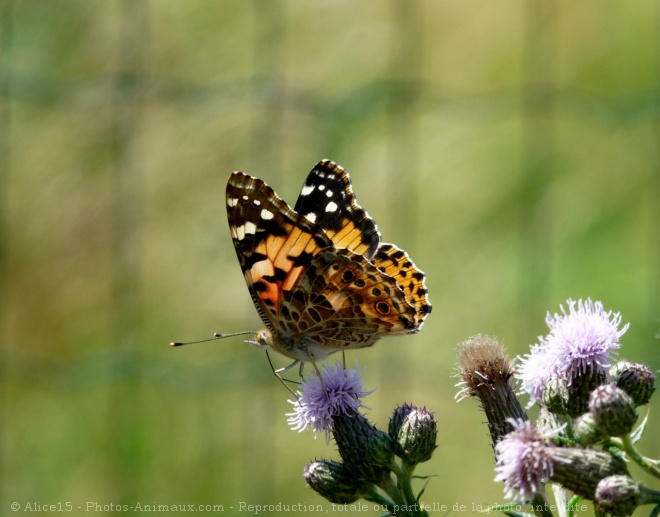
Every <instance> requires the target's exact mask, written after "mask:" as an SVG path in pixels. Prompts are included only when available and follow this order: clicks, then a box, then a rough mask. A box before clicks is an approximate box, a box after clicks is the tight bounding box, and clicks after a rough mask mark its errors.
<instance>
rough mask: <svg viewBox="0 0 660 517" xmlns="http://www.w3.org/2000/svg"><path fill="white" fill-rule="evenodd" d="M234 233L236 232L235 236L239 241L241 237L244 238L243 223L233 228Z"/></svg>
mask: <svg viewBox="0 0 660 517" xmlns="http://www.w3.org/2000/svg"><path fill="white" fill-rule="evenodd" d="M234 233H235V234H236V238H237V239H238V240H239V241H242V240H243V239H245V225H244V224H242V225H240V226H237V227H236V228H235V229H234Z"/></svg>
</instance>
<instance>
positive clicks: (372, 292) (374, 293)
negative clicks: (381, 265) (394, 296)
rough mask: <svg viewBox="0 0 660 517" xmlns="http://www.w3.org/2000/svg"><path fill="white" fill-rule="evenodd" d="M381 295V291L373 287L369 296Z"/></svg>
mask: <svg viewBox="0 0 660 517" xmlns="http://www.w3.org/2000/svg"><path fill="white" fill-rule="evenodd" d="M381 293H382V291H381V290H380V289H378V287H374V288H373V289H372V290H371V294H373V295H374V296H380V295H381Z"/></svg>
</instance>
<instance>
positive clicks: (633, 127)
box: [0, 0, 660, 515]
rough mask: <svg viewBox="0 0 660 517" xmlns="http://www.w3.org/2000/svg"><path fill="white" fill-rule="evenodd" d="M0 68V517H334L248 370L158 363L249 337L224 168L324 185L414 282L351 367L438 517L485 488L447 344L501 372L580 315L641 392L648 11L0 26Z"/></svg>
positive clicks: (406, 13) (224, 357) (485, 469)
mask: <svg viewBox="0 0 660 517" xmlns="http://www.w3.org/2000/svg"><path fill="white" fill-rule="evenodd" d="M0 59H1V61H0V333H1V334H0V335H1V336H2V337H1V343H2V354H1V362H0V375H1V387H2V399H1V404H2V410H1V413H0V418H1V419H2V420H1V422H0V439H1V442H0V443H1V449H0V451H1V457H0V464H1V474H2V480H1V483H0V489H1V496H2V497H1V501H0V502H1V504H2V506H1V507H0V513H1V514H8V513H9V505H10V504H11V503H12V502H14V501H16V502H19V503H20V504H21V505H25V504H26V503H28V502H34V503H41V504H53V503H58V502H60V501H62V502H66V501H71V502H72V503H73V505H74V512H73V514H82V513H85V512H84V510H85V508H86V506H85V505H86V504H87V502H96V503H99V504H100V505H109V504H115V505H117V504H129V505H135V504H136V503H138V502H140V503H142V504H152V503H156V504H195V505H198V504H221V505H224V507H225V510H226V512H227V513H229V514H233V513H238V512H237V511H236V509H237V508H238V504H239V503H240V502H241V501H243V502H247V503H250V504H277V503H278V502H283V503H289V504H297V503H298V502H301V503H303V504H322V505H324V508H326V509H329V510H331V506H330V504H329V503H326V502H325V501H324V500H322V499H321V498H320V497H319V496H317V495H316V494H315V493H314V492H312V491H311V490H310V489H308V488H306V487H305V483H304V481H303V479H302V478H301V474H302V469H303V466H304V465H305V464H306V463H308V462H309V461H310V460H311V459H313V458H319V457H326V458H333V459H338V454H337V452H336V450H335V447H334V445H330V446H326V444H325V442H324V440H323V439H322V438H318V439H316V440H315V439H314V437H313V435H311V434H305V433H303V434H298V433H294V432H292V431H290V430H289V429H288V427H287V423H286V418H285V413H287V412H288V411H290V407H291V406H290V404H288V403H287V398H288V393H287V392H286V391H285V390H284V389H283V388H282V387H281V386H280V385H279V384H278V383H277V381H276V380H275V379H274V377H273V375H272V373H271V372H270V368H269V366H268V363H267V361H266V358H265V356H264V354H263V352H261V351H259V350H256V349H255V348H253V347H250V346H248V345H245V344H243V343H242V342H241V340H240V338H236V339H234V340H225V341H222V342H216V343H213V344H200V345H195V346H190V347H185V348H182V349H171V348H170V347H168V343H169V342H170V341H172V340H193V339H201V338H204V337H208V336H210V335H211V333H212V332H214V331H222V332H233V331H240V330H251V329H257V328H258V327H259V326H260V320H259V318H258V316H257V313H256V311H255V310H254V307H253V305H252V302H251V301H250V297H249V295H248V291H247V289H246V287H245V285H244V281H243V278H242V275H241V272H240V268H239V266H238V263H237V260H236V256H235V253H234V249H233V246H232V244H231V239H230V237H229V232H228V229H227V222H226V220H225V218H226V216H225V208H224V201H223V197H224V188H225V184H226V181H227V179H228V177H229V174H230V172H231V171H233V170H242V171H244V172H247V173H249V174H253V175H255V176H258V177H260V178H262V179H264V180H265V181H266V182H268V183H269V184H270V185H271V186H273V188H274V189H275V190H276V191H277V192H278V193H279V194H280V195H281V196H282V197H283V198H284V199H286V200H288V201H289V202H290V203H291V204H293V203H295V199H296V196H297V195H298V192H299V190H300V187H301V185H302V182H303V180H304V179H305V177H306V175H307V173H308V172H309V170H310V169H311V167H312V166H313V165H314V164H315V163H316V162H317V161H318V160H320V159H321V158H330V159H332V160H334V161H336V162H338V163H339V164H341V165H343V166H344V167H346V168H347V169H348V170H349V172H350V173H351V177H352V180H353V184H354V189H355V192H356V194H357V197H358V199H359V201H360V203H361V204H362V205H363V206H364V207H365V208H366V209H367V210H368V211H369V213H370V214H371V215H372V216H373V217H374V219H375V220H376V221H377V222H378V225H379V227H380V230H381V232H382V234H383V238H384V240H385V241H386V242H394V243H396V244H397V245H399V246H400V247H402V248H404V249H406V250H407V251H408V252H409V253H410V255H411V256H412V258H413V259H414V261H415V262H416V264H417V265H418V266H419V267H420V268H421V269H423V270H424V271H425V272H426V273H427V275H428V280H427V284H428V287H429V290H430V299H431V302H432V303H433V309H434V310H433V314H431V315H430V317H429V318H428V320H427V322H426V325H425V327H424V329H423V330H422V332H421V333H420V334H418V335H415V336H409V337H398V338H391V339H383V340H382V341H381V342H380V343H378V345H377V346H376V347H374V348H373V349H369V350H361V351H356V352H352V353H350V354H349V356H348V364H349V365H352V364H354V362H355V361H359V363H360V364H361V365H362V366H364V367H366V374H365V381H366V385H367V387H369V388H375V387H378V388H379V389H378V391H377V392H376V393H375V394H373V395H371V396H370V397H368V398H367V399H366V401H365V403H366V404H367V405H368V406H370V407H371V408H372V410H371V411H370V412H369V416H370V418H371V420H372V421H374V422H375V423H376V424H377V425H379V426H380V427H381V428H386V427H387V421H388V418H389V415H390V413H391V411H392V410H393V409H394V407H395V406H396V405H397V404H401V403H403V402H413V403H415V404H417V405H420V406H421V405H426V406H427V407H429V408H430V409H432V410H433V411H435V415H436V417H437V418H438V420H439V448H438V450H437V452H436V454H435V456H434V458H433V459H432V460H431V461H430V462H429V463H427V464H424V465H422V466H421V467H420V468H419V469H418V471H417V473H418V474H427V475H430V474H434V475H436V477H434V478H432V479H431V480H430V482H429V485H428V488H427V490H426V493H425V499H426V501H427V502H431V503H432V502H437V503H438V504H447V505H449V506H452V505H454V504H455V503H459V504H465V505H467V510H466V511H465V512H462V513H461V512H453V515H460V514H468V515H474V514H476V512H474V511H472V510H471V508H472V506H471V505H472V503H473V502H474V503H475V504H488V503H495V502H501V501H502V488H503V487H502V485H501V484H496V483H494V482H493V481H492V479H493V477H494V471H493V458H492V454H491V446H490V442H489V438H488V435H487V431H486V428H485V427H484V426H483V425H482V422H483V421H484V415H483V414H482V413H481V412H480V411H479V410H478V407H477V403H476V402H475V401H471V400H470V401H466V402H463V403H461V404H459V405H457V404H456V403H455V402H454V395H455V393H456V388H455V387H454V384H455V382H456V379H455V378H454V377H453V375H454V373H455V369H454V357H455V345H456V344H457V343H459V342H461V341H463V340H465V339H467V338H468V337H469V336H471V335H474V334H477V333H486V334H491V335H495V336H497V337H498V338H500V339H501V341H502V342H503V344H504V345H505V346H506V347H507V349H508V351H509V353H510V354H511V355H512V356H515V355H517V354H523V353H525V352H526V351H527V350H528V347H529V345H531V344H533V343H534V342H536V340H537V336H539V335H543V334H545V333H546V330H547V327H546V325H545V322H544V319H545V315H546V311H548V310H550V311H552V312H556V311H558V310H559V305H560V304H561V303H564V302H565V300H566V299H567V298H569V297H571V298H576V299H577V298H586V297H591V298H593V299H597V300H602V301H603V303H604V304H605V307H606V309H612V310H614V311H620V312H621V313H622V315H623V321H624V322H630V324H631V327H630V330H629V331H628V333H627V334H626V335H625V336H624V337H623V339H622V342H623V344H624V347H623V350H622V355H624V356H626V357H628V358H630V359H634V360H639V361H644V362H647V363H648V364H650V365H651V366H652V367H653V368H654V369H657V368H658V367H659V366H660V354H659V353H658V341H657V338H656V335H657V333H658V326H659V325H658V319H659V316H660V311H659V308H660V303H659V298H660V296H659V293H660V275H659V272H658V265H659V264H660V224H659V223H660V208H659V198H660V145H659V143H660V94H659V92H660V7H659V5H658V4H657V2H646V1H637V0H631V1H627V2H618V1H614V0H606V1H586V2H578V3H575V2H568V1H560V2H538V1H531V0H530V1H513V2H492V1H485V0H483V1H482V0H477V1H474V2H464V1H459V0H452V1H437V2H436V1H426V2H407V1H404V0H390V1H382V2H375V1H365V2H348V1H342V0H335V1H319V2H303V1H294V0H289V1H284V0H252V1H242V2H239V1H217V2H213V1H208V0H207V1H201V0H199V1H187V2H183V1H178V2H177V1H165V0H163V1H158V0H152V1H150V2H148V1H137V0H124V1H110V0H108V1H103V2H102V1H77V0H69V1H60V0H58V1H49V2H43V1H41V2H40V1H10V0H4V1H3V2H2V4H0ZM284 364H286V361H285V360H284V359H282V360H281V361H280V360H279V359H278V365H284ZM656 398H657V397H656ZM655 402H656V404H655V406H656V407H655V412H654V413H652V414H651V422H652V424H653V425H654V426H655V428H656V429H657V427H658V425H660V418H659V417H658V411H657V402H658V401H655ZM642 449H643V450H644V451H645V452H646V453H647V454H649V455H651V456H655V457H659V456H660V443H658V440H657V435H656V437H655V438H653V437H652V436H651V437H647V439H646V440H644V441H643V442H642ZM418 488H421V484H420V485H418ZM78 506H82V509H80V510H79V509H78V508H77V507H78ZM231 506H233V507H234V510H230V507H231ZM19 513H20V512H19ZM103 513H108V514H113V515H116V514H123V513H125V514H130V513H133V512H130V511H129V512H116V511H114V512H113V511H108V512H104V511H103V510H101V511H100V512H97V514H103ZM638 513H639V512H638ZM642 513H643V512H642ZM642 513H639V514H640V515H641V514H642ZM647 513H648V510H647ZM275 514H278V515H281V514H282V512H271V513H264V514H262V515H275ZM344 514H347V512H344ZM360 514H361V515H378V512H373V511H368V512H362V513H360Z"/></svg>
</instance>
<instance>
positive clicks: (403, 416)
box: [389, 404, 438, 465]
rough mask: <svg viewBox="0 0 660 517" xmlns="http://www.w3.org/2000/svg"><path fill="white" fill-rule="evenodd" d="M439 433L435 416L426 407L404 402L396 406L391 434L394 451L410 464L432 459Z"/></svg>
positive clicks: (390, 427) (390, 428)
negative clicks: (419, 407)
mask: <svg viewBox="0 0 660 517" xmlns="http://www.w3.org/2000/svg"><path fill="white" fill-rule="evenodd" d="M437 434H438V428H437V423H436V421H435V418H433V414H432V413H431V412H430V411H428V410H427V409H426V408H421V409H418V408H416V407H415V406H410V405H408V404H404V405H403V406H400V407H398V408H396V410H395V411H394V414H393V415H392V418H391V419H390V425H389V435H390V438H391V439H392V441H393V446H394V453H395V454H396V455H397V456H399V457H400V458H401V459H403V460H404V461H406V462H407V463H408V464H410V465H416V464H417V463H422V462H424V461H428V460H430V459H431V456H433V451H434V450H435V448H436V443H435V442H436V437H437Z"/></svg>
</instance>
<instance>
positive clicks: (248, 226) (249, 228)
mask: <svg viewBox="0 0 660 517" xmlns="http://www.w3.org/2000/svg"><path fill="white" fill-rule="evenodd" d="M248 233H249V234H250V235H254V234H255V233H257V225H256V224H254V223H252V222H249V221H248V222H247V223H245V235H247V234H248Z"/></svg>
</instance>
